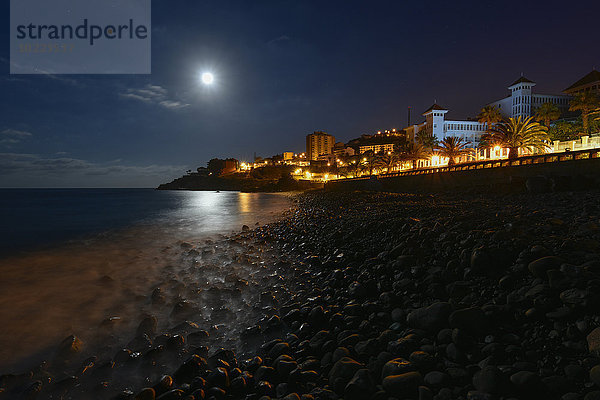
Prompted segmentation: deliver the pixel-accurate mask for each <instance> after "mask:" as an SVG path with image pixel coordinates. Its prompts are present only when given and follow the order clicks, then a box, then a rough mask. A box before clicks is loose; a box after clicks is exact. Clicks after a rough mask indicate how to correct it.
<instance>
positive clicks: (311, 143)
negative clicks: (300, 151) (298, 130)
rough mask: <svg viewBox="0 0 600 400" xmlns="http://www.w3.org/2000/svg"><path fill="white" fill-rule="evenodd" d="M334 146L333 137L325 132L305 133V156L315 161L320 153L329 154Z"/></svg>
mask: <svg viewBox="0 0 600 400" xmlns="http://www.w3.org/2000/svg"><path fill="white" fill-rule="evenodd" d="M333 146H335V138H334V137H333V136H331V135H329V134H327V133H325V132H314V133H311V134H309V135H306V157H307V159H308V160H309V161H316V160H317V159H318V158H319V156H320V155H321V154H331V153H332V152H333Z"/></svg>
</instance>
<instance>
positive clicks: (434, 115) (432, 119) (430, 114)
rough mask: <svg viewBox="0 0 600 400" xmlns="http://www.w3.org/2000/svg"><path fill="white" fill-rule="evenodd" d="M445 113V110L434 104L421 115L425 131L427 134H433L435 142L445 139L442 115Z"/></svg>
mask: <svg viewBox="0 0 600 400" xmlns="http://www.w3.org/2000/svg"><path fill="white" fill-rule="evenodd" d="M447 112H448V110H447V109H445V108H444V107H441V106H439V105H437V104H436V103H434V104H433V105H432V106H431V107H429V108H428V109H427V111H425V112H424V113H423V116H424V117H425V123H426V125H425V129H427V132H428V133H431V134H433V136H434V137H435V138H436V139H437V140H442V139H444V137H445V132H444V115H445V114H446V113H447Z"/></svg>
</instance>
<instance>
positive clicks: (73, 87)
mask: <svg viewBox="0 0 600 400" xmlns="http://www.w3.org/2000/svg"><path fill="white" fill-rule="evenodd" d="M152 6H153V9H152V14H153V19H152V71H153V73H152V75H131V76H125V75H102V76H90V75H81V76H80V75H53V76H30V75H12V76H11V75H9V61H8V57H9V49H8V35H9V32H8V18H9V5H8V1H4V2H3V3H2V18H3V21H2V26H4V27H5V28H4V29H3V30H2V32H1V33H0V36H1V37H0V40H1V43H3V46H2V48H1V53H0V57H1V62H0V68H1V70H0V71H1V72H0V73H1V76H0V103H1V104H0V107H1V109H2V118H1V120H0V186H3V187H17V186H19V187H22V186H34V187H40V186H59V187H73V186H75V187H80V186H87V187H89V186H92V187H98V186H115V187H120V186H146V187H147V186H155V185H157V184H159V183H161V182H164V181H169V180H171V179H172V178H174V177H176V176H179V175H181V174H182V173H183V172H184V171H185V170H186V169H188V168H196V167H198V166H202V165H205V163H206V162H207V161H208V160H209V159H210V158H212V157H228V156H232V157H236V158H239V159H243V160H250V159H251V158H252V155H253V153H254V152H256V153H257V154H258V155H261V156H269V155H272V154H276V153H281V152H282V151H287V150H289V151H296V152H301V151H304V140H305V135H306V134H307V133H310V132H312V131H314V130H323V131H327V132H328V133H331V134H333V135H334V136H335V137H336V139H337V140H340V141H348V140H349V139H352V138H354V137H357V136H359V135H360V134H362V133H372V132H374V131H377V130H383V129H388V128H403V127H404V126H405V125H406V108H407V106H412V107H413V109H414V110H415V112H414V113H413V115H415V114H420V112H421V111H422V110H424V109H426V108H427V107H428V106H429V105H431V103H432V102H433V100H434V99H436V100H437V101H438V103H440V104H442V105H444V106H446V107H447V108H449V109H450V110H451V112H450V114H449V117H456V118H464V117H470V116H475V115H476V114H477V112H478V110H479V108H480V107H481V106H482V105H484V104H486V103H488V102H491V101H493V100H496V99H499V98H502V97H504V96H506V95H507V94H508V91H507V90H506V87H507V86H508V85H509V84H510V83H511V82H512V81H514V80H515V79H517V78H518V77H519V76H520V74H521V73H523V74H524V75H525V76H527V77H528V78H529V79H532V80H534V81H536V82H537V83H538V85H537V87H536V88H535V90H536V91H537V92H538V93H540V92H542V93H543V92H548V93H559V92H560V91H561V90H562V89H564V88H566V87H567V86H569V85H570V84H571V83H573V82H574V81H575V80H577V79H579V78H580V77H582V76H583V75H585V74H586V73H588V72H589V71H590V70H591V69H592V67H593V66H596V68H598V67H599V66H600V53H599V52H598V37H599V36H598V33H597V15H598V12H599V11H600V5H598V2H597V1H577V2H571V3H565V2H564V1H528V2H525V1H521V2H501V1H497V2H486V1H471V2H466V1H465V2H448V1H444V2H438V1H429V2H416V1H415V2H403V1H374V2H373V1H371V2H358V1H282V0H277V1H250V0H243V1H242V0H240V1H223V0H219V1H200V0H155V1H153V3H152ZM204 70H211V71H212V72H213V73H214V74H215V76H216V81H217V84H215V85H214V86H213V87H211V88H210V89H207V88H206V87H203V86H202V85H200V84H199V80H198V76H199V73H200V72H201V71H204ZM419 118H420V116H419ZM413 122H415V119H414V117H413Z"/></svg>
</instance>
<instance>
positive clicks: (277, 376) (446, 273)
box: [0, 191, 600, 400]
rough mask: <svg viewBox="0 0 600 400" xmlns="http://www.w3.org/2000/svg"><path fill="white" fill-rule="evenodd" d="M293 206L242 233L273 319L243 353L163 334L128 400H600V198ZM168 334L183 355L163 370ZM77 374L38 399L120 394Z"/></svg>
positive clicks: (402, 198)
mask: <svg viewBox="0 0 600 400" xmlns="http://www.w3.org/2000/svg"><path fill="white" fill-rule="evenodd" d="M297 201H298V207H297V208H296V209H295V210H294V211H293V212H292V213H291V215H289V216H288V217H286V218H283V219H281V220H279V221H277V222H274V223H272V224H269V225H268V226H265V227H259V228H257V229H254V230H249V231H248V232H242V233H239V234H237V235H241V236H240V237H246V238H251V240H250V241H249V242H248V243H250V245H251V246H261V248H262V251H261V252H265V251H266V252H270V254H272V255H274V256H275V259H278V261H276V262H274V263H273V264H270V265H265V266H264V270H265V273H267V272H268V274H267V276H269V277H270V278H269V279H271V278H274V279H275V281H274V282H276V284H275V286H272V285H265V284H266V283H267V281H265V282H263V284H262V287H263V288H264V289H267V290H264V291H263V292H261V295H260V296H259V300H258V303H257V305H258V308H257V310H259V311H260V312H263V313H265V314H264V316H263V317H262V320H259V321H256V322H255V323H251V322H250V321H248V326H247V327H246V329H245V330H244V333H243V334H242V335H241V338H242V339H243V340H242V341H243V342H244V343H246V345H247V346H248V349H249V350H248V352H247V353H246V354H245V355H243V356H240V357H238V356H236V355H235V354H234V353H233V352H231V351H229V350H222V349H221V350H219V349H216V348H211V349H209V348H207V347H204V346H203V345H202V344H201V343H208V340H207V338H206V337H203V335H204V334H198V335H192V338H196V339H197V342H196V341H195V340H196V339H192V341H194V343H192V341H190V340H187V339H189V336H188V337H185V338H184V337H182V336H181V337H179V338H177V339H174V337H175V336H173V335H172V336H171V337H166V338H163V339H160V338H155V339H154V340H153V343H152V344H149V343H146V344H145V346H146V347H145V350H144V351H143V352H140V354H139V355H138V356H136V357H135V358H134V359H130V358H131V354H129V355H128V358H127V360H129V361H127V363H117V364H115V365H113V367H112V368H111V370H112V371H111V372H112V374H113V376H114V375H115V374H117V375H118V374H120V373H121V371H124V370H123V369H122V368H125V367H127V368H130V367H131V368H135V369H136V370H138V371H140V370H143V369H144V368H146V369H147V368H150V371H146V372H144V373H142V375H143V376H145V377H146V378H145V379H143V378H139V379H137V380H131V381H129V385H128V386H127V388H126V389H123V390H124V391H123V390H122V391H121V392H120V395H119V396H120V397H119V398H123V399H130V398H131V399H134V398H138V399H142V398H143V399H151V398H163V399H167V398H179V397H183V396H184V395H185V396H190V395H191V396H193V398H210V396H214V397H215V398H216V399H219V398H224V397H225V396H229V398H234V399H237V398H242V399H243V398H250V399H253V398H254V399H259V398H263V399H267V398H281V399H283V398H285V399H287V400H291V399H300V398H302V399H306V400H308V399H336V398H344V399H350V400H352V399H357V400H358V399H387V398H388V397H396V398H398V399H402V398H423V399H438V400H443V399H453V398H471V399H480V398H481V399H488V398H490V399H493V398H495V397H500V396H504V397H507V398H508V397H516V398H528V399H529V398H531V399H534V398H540V399H541V398H557V399H558V398H561V397H562V396H563V395H565V396H567V397H562V398H568V399H576V398H583V395H586V397H585V399H586V400H588V399H595V398H598V397H594V396H600V391H598V389H597V387H599V386H600V377H598V374H599V373H600V366H598V365H600V359H598V358H597V354H599V353H598V352H600V342H599V340H600V339H597V337H598V336H600V329H599V328H598V326H600V319H599V318H598V317H597V314H596V311H595V310H597V306H598V305H600V298H599V296H598V293H599V291H598V290H597V288H600V255H599V254H598V249H599V248H600V229H599V227H598V226H599V219H598V216H599V215H600V202H599V196H598V192H596V191H590V192H577V193H572V192H567V193H548V194H539V195H523V194H511V195H504V196H496V197H492V196H486V195H458V194H454V195H453V194H446V195H444V196H432V195H416V194H383V193H360V192H355V193H349V194H343V195H340V194H339V193H322V192H320V193H309V194H303V195H300V196H299V197H298V198H297ZM248 243H246V244H248ZM252 243H254V244H252ZM277 271H279V272H277ZM269 288H271V289H275V292H277V291H279V292H277V293H279V295H281V296H274V294H273V293H274V291H273V290H271V293H268V292H269V290H268V289H269ZM274 297H275V298H279V299H280V300H279V301H278V302H273V298H274ZM263 301H266V302H267V303H266V304H263V303H262V302H263ZM255 307H256V306H255ZM262 307H265V308H264V309H263V308H262ZM266 311H269V312H270V313H272V314H271V315H270V316H269V315H268V313H267V312H266ZM596 329H598V330H596ZM200 330H202V327H200ZM188 335H189V334H188ZM161 340H163V341H165V342H164V344H158V347H160V346H162V350H161V351H160V352H159V353H162V354H165V353H167V355H168V354H170V356H169V357H175V359H176V360H177V362H175V363H171V364H170V365H166V364H161V361H160V357H158V356H157V354H158V353H157V349H158V347H157V343H160V342H161ZM198 344H200V346H199V347H198V346H197V345H198ZM253 348H254V349H255V351H252V349H253ZM120 354H121V353H120ZM252 355H254V356H255V357H250V356H252ZM256 356H258V357H259V358H257V357H256ZM155 358H156V359H155ZM242 358H248V359H247V360H242ZM148 360H151V362H150V364H151V365H150V366H148V365H147V363H146V362H145V361H148ZM129 363H131V364H129ZM177 363H178V364H177ZM174 364H177V365H179V366H177V365H174ZM596 366H598V367H596ZM95 369H98V367H97V366H94V367H90V370H91V371H92V372H93V371H94V370H95ZM162 375H168V376H169V378H161V376H162ZM37 378H39V375H34V376H33V377H32V378H27V380H26V381H28V382H29V383H28V385H29V386H27V384H22V385H21V386H20V387H19V389H20V390H26V389H23V387H25V386H26V387H29V388H31V387H32V386H31V385H33V384H34V383H32V382H35V379H37ZM84 379H86V377H85V376H84V375H82V376H81V377H79V378H78V379H71V380H70V381H69V382H70V383H68V384H66V385H65V383H64V382H63V383H62V384H61V385H59V384H58V383H54V382H53V383H47V384H43V385H40V390H43V393H42V394H45V393H48V392H46V390H50V388H53V389H54V390H58V389H57V386H60V387H61V388H63V389H60V390H64V393H69V394H70V395H72V394H73V393H74V392H73V390H75V389H77V390H76V392H80V391H81V390H83V392H84V393H90V392H89V391H88V390H92V388H94V392H93V393H94V396H96V397H98V398H114V396H115V394H114V392H113V390H116V389H117V388H116V387H114V386H112V387H111V385H110V382H111V380H110V379H109V380H107V382H108V383H107V387H105V388H104V390H106V391H105V392H102V390H100V391H97V390H98V387H97V386H85V387H83V386H81V385H83V383H78V382H83V380H84ZM0 382H6V379H4V380H0ZM96 382H97V379H96ZM85 384H86V385H88V382H87V381H86V383H85ZM89 384H91V382H90V383H89ZM77 385H79V386H77ZM143 387H147V388H148V389H143V390H142V388H143ZM149 388H152V389H149ZM17 389H18V387H17V386H14V387H12V388H11V389H7V390H12V391H13V392H11V393H16V392H15V391H16V390H17ZM109 392H110V396H112V397H110V396H109V395H108V394H109ZM55 393H56V392H55ZM104 395H106V397H103V396H104ZM136 395H137V397H136ZM580 395H581V396H580ZM161 396H162V397H161ZM263 396H268V397H263ZM579 396H580V397H579ZM73 398H77V397H76V396H75V397H73ZM188 398H191V397H188Z"/></svg>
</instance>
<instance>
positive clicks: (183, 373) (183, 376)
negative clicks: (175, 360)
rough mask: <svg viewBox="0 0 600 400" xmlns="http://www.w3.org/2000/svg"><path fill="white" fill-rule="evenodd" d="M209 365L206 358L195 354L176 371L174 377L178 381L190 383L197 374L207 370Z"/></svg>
mask: <svg viewBox="0 0 600 400" xmlns="http://www.w3.org/2000/svg"><path fill="white" fill-rule="evenodd" d="M207 367H208V363H207V362H206V360H205V359H204V358H202V357H200V356H197V355H195V354H194V355H192V357H191V358H190V359H189V360H187V361H186V362H185V363H183V364H182V365H181V366H180V367H179V368H178V369H177V371H175V373H174V374H173V378H174V379H175V382H177V383H184V382H187V383H189V382H191V381H192V380H193V379H194V377H195V376H198V375H200V372H204V371H206V369H207Z"/></svg>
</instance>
